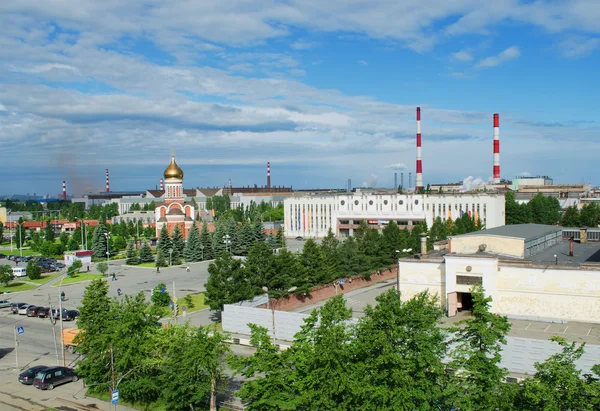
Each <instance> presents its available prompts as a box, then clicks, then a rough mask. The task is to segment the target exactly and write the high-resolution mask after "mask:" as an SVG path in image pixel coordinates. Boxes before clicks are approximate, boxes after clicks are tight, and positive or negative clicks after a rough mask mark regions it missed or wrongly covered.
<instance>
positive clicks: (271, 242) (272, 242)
mask: <svg viewBox="0 0 600 411" xmlns="http://www.w3.org/2000/svg"><path fill="white" fill-rule="evenodd" d="M267 244H268V245H269V247H271V249H273V250H274V249H276V248H277V238H276V237H275V236H274V235H273V233H269V235H268V236H267Z"/></svg>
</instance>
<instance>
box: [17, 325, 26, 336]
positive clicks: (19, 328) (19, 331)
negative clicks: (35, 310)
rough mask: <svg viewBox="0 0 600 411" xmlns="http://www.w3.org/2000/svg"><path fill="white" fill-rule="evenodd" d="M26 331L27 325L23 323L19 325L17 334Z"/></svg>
mask: <svg viewBox="0 0 600 411" xmlns="http://www.w3.org/2000/svg"><path fill="white" fill-rule="evenodd" d="M24 332H25V327H23V326H22V325H20V326H18V327H17V334H19V335H21V334H23V333H24Z"/></svg>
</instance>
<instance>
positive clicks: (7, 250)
mask: <svg viewBox="0 0 600 411" xmlns="http://www.w3.org/2000/svg"><path fill="white" fill-rule="evenodd" d="M0 253H2V254H6V255H10V254H14V255H21V254H20V252H19V249H18V248H16V247H15V248H13V250H12V253H11V252H10V247H9V248H4V249H2V250H0ZM30 255H41V254H40V253H39V252H37V251H33V250H30V249H29V248H24V249H23V257H29V256H30ZM62 258H64V256H62ZM21 264H23V263H21Z"/></svg>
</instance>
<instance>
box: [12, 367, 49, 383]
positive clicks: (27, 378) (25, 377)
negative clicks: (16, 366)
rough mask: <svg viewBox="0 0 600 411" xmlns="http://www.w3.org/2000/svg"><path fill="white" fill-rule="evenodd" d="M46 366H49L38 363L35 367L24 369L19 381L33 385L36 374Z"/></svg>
mask: <svg viewBox="0 0 600 411" xmlns="http://www.w3.org/2000/svg"><path fill="white" fill-rule="evenodd" d="M46 368H48V366H46V365H36V366H35V367H31V368H30V369H28V370H27V371H23V372H22V373H21V374H19V382H20V383H21V384H25V385H33V380H34V378H35V375H36V374H37V373H38V372H40V371H43V370H45V369H46Z"/></svg>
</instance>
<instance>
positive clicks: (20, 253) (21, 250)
mask: <svg viewBox="0 0 600 411" xmlns="http://www.w3.org/2000/svg"><path fill="white" fill-rule="evenodd" d="M21 224H23V223H17V225H18V226H19V255H20V256H21V257H23V238H22V237H21Z"/></svg>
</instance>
